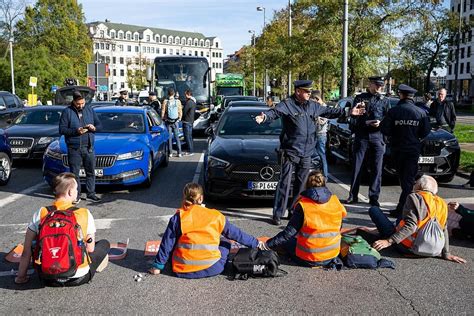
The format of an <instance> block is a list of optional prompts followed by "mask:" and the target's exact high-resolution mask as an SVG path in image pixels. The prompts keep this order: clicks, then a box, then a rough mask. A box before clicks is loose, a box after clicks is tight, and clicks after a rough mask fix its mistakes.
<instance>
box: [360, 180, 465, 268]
mask: <svg viewBox="0 0 474 316" xmlns="http://www.w3.org/2000/svg"><path fill="white" fill-rule="evenodd" d="M413 190H414V192H413V193H410V194H409V195H408V197H407V199H406V203H405V204H404V207H403V216H402V218H401V219H399V220H397V222H396V224H395V225H394V224H393V223H392V222H391V221H390V220H389V219H388V218H387V216H385V214H384V213H383V212H382V211H381V210H380V208H379V207H377V206H372V207H371V208H370V209H369V215H370V218H371V219H372V221H373V222H374V224H375V226H377V230H378V231H379V234H380V237H381V238H382V239H380V240H377V241H376V242H375V243H374V244H373V247H374V248H375V249H376V250H379V251H380V250H382V249H384V248H387V247H390V246H391V245H393V244H396V247H395V248H396V249H397V250H398V251H399V252H401V253H413V248H412V247H413V244H414V243H416V242H417V240H416V237H417V234H419V233H420V229H421V228H423V227H424V225H425V223H427V221H428V219H431V218H434V219H436V222H437V223H438V225H439V226H440V227H441V229H442V230H443V235H444V247H443V249H442V251H441V254H436V256H437V255H441V257H442V258H443V259H445V260H448V261H453V262H457V263H465V262H466V260H464V259H463V258H460V257H457V256H454V255H452V254H450V253H449V234H448V227H447V224H446V222H447V217H448V206H447V204H446V202H445V201H444V200H443V199H442V198H441V197H439V196H437V195H436V194H437V193H438V184H437V183H436V180H435V179H434V178H433V177H430V176H426V175H425V176H422V177H421V178H420V179H418V181H417V182H416V184H415V186H414V187H413ZM438 238H439V237H438ZM441 238H442V237H441ZM424 240H425V239H423V242H424ZM420 246H422V245H420ZM426 248H430V247H428V246H427V247H426Z"/></svg>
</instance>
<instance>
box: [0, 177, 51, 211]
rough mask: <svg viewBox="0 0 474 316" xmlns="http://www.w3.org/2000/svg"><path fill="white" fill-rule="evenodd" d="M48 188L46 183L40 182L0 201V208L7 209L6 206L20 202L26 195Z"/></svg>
mask: <svg viewBox="0 0 474 316" xmlns="http://www.w3.org/2000/svg"><path fill="white" fill-rule="evenodd" d="M46 187H47V184H46V183H44V182H40V183H38V184H35V185H34V186H32V187H29V188H28V189H25V190H23V191H20V192H19V193H14V194H12V195H10V196H8V197H6V198H4V199H1V200H0V208H2V207H5V206H6V205H8V204H10V203H13V202H15V201H16V200H18V199H20V198H22V197H24V196H26V195H29V194H31V193H34V192H36V191H38V190H40V189H42V188H46Z"/></svg>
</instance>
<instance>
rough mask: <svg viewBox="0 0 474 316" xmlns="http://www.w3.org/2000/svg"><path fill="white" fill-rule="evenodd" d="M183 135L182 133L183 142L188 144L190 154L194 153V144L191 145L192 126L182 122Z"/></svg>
mask: <svg viewBox="0 0 474 316" xmlns="http://www.w3.org/2000/svg"><path fill="white" fill-rule="evenodd" d="M183 133H184V141H185V142H186V144H188V149H189V152H190V153H192V152H193V151H194V144H193V124H191V123H188V122H183Z"/></svg>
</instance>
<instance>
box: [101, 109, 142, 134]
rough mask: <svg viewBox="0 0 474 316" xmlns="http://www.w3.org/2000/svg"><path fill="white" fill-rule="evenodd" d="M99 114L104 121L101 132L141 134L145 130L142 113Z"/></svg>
mask: <svg viewBox="0 0 474 316" xmlns="http://www.w3.org/2000/svg"><path fill="white" fill-rule="evenodd" d="M97 116H98V117H99V120H100V122H101V123H102V129H101V130H100V132H101V133H131V134H140V133H144V132H145V124H144V120H143V115H142V114H136V113H117V112H99V113H97Z"/></svg>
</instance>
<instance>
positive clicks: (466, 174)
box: [456, 171, 470, 180]
mask: <svg viewBox="0 0 474 316" xmlns="http://www.w3.org/2000/svg"><path fill="white" fill-rule="evenodd" d="M456 175H457V176H458V177H461V178H464V179H467V180H469V179H470V175H469V174H468V173H466V172H462V171H456Z"/></svg>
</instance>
